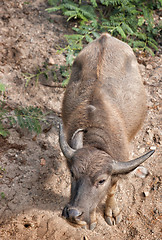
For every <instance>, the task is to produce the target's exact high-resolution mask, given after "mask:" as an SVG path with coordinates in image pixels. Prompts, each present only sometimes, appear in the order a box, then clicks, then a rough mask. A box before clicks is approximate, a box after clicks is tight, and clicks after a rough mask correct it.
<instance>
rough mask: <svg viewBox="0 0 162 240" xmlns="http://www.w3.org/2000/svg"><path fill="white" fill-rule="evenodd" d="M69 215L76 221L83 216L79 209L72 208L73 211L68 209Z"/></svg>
mask: <svg viewBox="0 0 162 240" xmlns="http://www.w3.org/2000/svg"><path fill="white" fill-rule="evenodd" d="M68 215H69V218H73V219H76V218H79V217H80V216H81V215H82V213H81V212H80V211H78V210H77V209H75V208H74V209H73V208H72V209H68Z"/></svg>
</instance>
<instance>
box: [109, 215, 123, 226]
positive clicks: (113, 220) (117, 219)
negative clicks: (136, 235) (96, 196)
mask: <svg viewBox="0 0 162 240" xmlns="http://www.w3.org/2000/svg"><path fill="white" fill-rule="evenodd" d="M121 220H122V215H121V212H120V213H119V214H118V215H117V216H113V215H112V216H105V221H106V222H107V224H108V225H110V226H113V225H117V224H118V223H120V221H121Z"/></svg>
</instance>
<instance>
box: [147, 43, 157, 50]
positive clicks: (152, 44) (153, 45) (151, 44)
mask: <svg viewBox="0 0 162 240" xmlns="http://www.w3.org/2000/svg"><path fill="white" fill-rule="evenodd" d="M148 45H149V46H150V47H151V48H154V49H155V50H156V51H158V50H159V49H158V47H157V46H156V45H155V44H154V43H153V42H152V41H148Z"/></svg>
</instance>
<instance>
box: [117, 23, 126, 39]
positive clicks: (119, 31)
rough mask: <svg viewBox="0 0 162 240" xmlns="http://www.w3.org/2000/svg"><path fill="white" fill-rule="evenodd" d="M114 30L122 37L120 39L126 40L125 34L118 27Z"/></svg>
mask: <svg viewBox="0 0 162 240" xmlns="http://www.w3.org/2000/svg"><path fill="white" fill-rule="evenodd" d="M115 29H116V31H117V32H118V33H119V34H120V35H121V36H122V38H126V35H125V32H124V31H123V29H122V28H121V27H120V26H118V27H116V28H115Z"/></svg>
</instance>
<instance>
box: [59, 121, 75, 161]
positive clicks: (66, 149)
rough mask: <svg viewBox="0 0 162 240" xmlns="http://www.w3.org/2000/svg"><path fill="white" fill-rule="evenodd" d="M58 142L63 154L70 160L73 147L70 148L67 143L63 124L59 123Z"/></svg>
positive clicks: (73, 151) (73, 150)
mask: <svg viewBox="0 0 162 240" xmlns="http://www.w3.org/2000/svg"><path fill="white" fill-rule="evenodd" d="M59 130H60V131H59V143H60V148H61V150H62V152H63V154H64V156H65V157H66V158H67V159H68V160H70V159H71V158H72V157H73V155H74V153H75V151H76V150H75V149H73V148H71V147H70V146H69V144H68V142H67V141H66V137H65V134H64V129H63V125H62V124H60V129H59Z"/></svg>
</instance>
